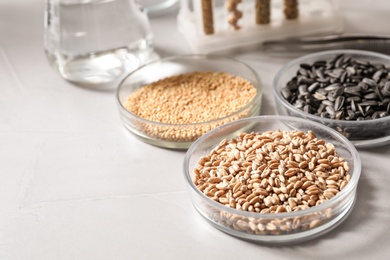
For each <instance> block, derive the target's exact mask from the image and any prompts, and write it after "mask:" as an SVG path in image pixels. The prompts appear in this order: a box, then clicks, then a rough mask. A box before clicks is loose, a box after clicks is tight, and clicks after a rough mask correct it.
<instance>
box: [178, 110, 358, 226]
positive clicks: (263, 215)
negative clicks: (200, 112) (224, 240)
mask: <svg viewBox="0 0 390 260" xmlns="http://www.w3.org/2000/svg"><path fill="white" fill-rule="evenodd" d="M262 120H278V121H280V122H281V123H284V122H285V121H289V120H290V121H291V120H293V121H295V122H297V121H298V122H301V123H305V124H309V125H310V124H311V125H314V126H317V127H319V128H321V129H324V130H325V131H327V132H329V133H330V134H331V135H333V136H334V137H335V138H336V139H339V140H340V141H341V142H342V143H343V144H344V145H345V146H346V147H347V149H348V151H349V152H350V153H351V155H352V158H351V159H352V161H353V162H354V168H353V173H352V174H351V179H350V181H349V182H348V184H347V185H346V186H345V188H344V189H342V190H341V191H340V192H339V193H338V194H336V195H335V196H334V197H332V198H331V199H329V200H327V201H325V202H323V203H321V204H320V205H316V206H311V207H309V208H307V209H303V210H298V211H292V212H280V213H258V212H250V211H244V210H239V209H235V208H230V207H227V206H225V205H223V204H221V203H219V202H216V201H214V200H212V199H211V198H209V197H207V196H206V195H205V194H204V193H203V192H201V191H200V190H199V189H198V187H196V185H195V184H194V182H193V180H192V179H191V174H192V173H191V172H190V171H189V169H188V168H189V165H188V162H189V159H190V157H191V156H192V154H193V151H194V150H195V149H196V148H197V146H198V145H199V144H200V143H202V142H203V140H204V139H206V138H208V137H209V136H210V135H214V134H215V133H216V132H217V131H219V130H220V129H221V128H225V127H230V126H231V125H233V124H240V123H243V122H245V121H258V122H261V121H262ZM297 130H298V131H299V129H297ZM314 134H316V133H315V132H314ZM218 144H219V143H216V144H215V145H214V147H216V146H217V145H218ZM335 150H336V152H337V147H336V146H335ZM210 151H211V150H210ZM199 159H200V158H199ZM191 170H193V169H191ZM361 170H362V166H361V159H360V156H359V153H358V151H357V150H356V148H355V146H354V145H353V144H352V143H351V142H350V141H349V140H348V139H347V138H346V137H345V136H343V135H342V134H340V133H339V132H337V131H336V130H334V129H332V128H330V127H328V126H325V125H323V124H320V123H318V122H313V121H309V120H307V119H303V118H299V117H294V116H280V115H266V116H255V117H249V118H243V119H239V120H236V121H233V122H230V123H226V124H224V125H222V126H219V127H216V128H214V129H212V130H210V131H209V132H207V133H205V134H204V135H203V136H201V137H200V138H199V139H197V140H196V141H195V142H194V143H193V144H192V145H191V146H190V148H189V149H188V150H187V152H186V155H185V158H184V163H183V172H184V177H185V179H186V181H187V183H188V185H189V186H190V187H191V189H192V190H193V191H195V192H196V193H197V195H198V196H201V197H202V198H203V199H205V200H206V201H207V203H209V204H211V205H212V206H213V207H216V208H218V209H219V210H221V211H227V212H229V213H231V214H235V215H241V216H245V217H248V218H263V219H275V218H294V217H300V216H302V215H306V214H312V213H316V212H320V211H323V210H326V209H327V208H329V207H330V206H331V205H332V204H333V203H335V202H337V201H339V200H341V199H342V198H344V197H345V196H348V194H350V192H351V191H352V190H353V189H355V188H356V187H357V185H358V181H359V179H360V175H361Z"/></svg>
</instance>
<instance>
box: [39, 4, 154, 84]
mask: <svg viewBox="0 0 390 260" xmlns="http://www.w3.org/2000/svg"><path fill="white" fill-rule="evenodd" d="M44 37H45V39H44V47H45V52H46V55H47V57H48V59H49V62H50V64H51V65H52V66H53V67H54V68H56V69H57V70H58V72H59V73H60V75H61V76H62V77H63V78H64V79H66V80H68V81H69V82H72V83H74V84H76V85H80V86H84V87H89V88H95V89H109V88H114V87H115V85H116V84H117V83H118V82H119V80H121V79H122V78H123V77H124V76H125V75H126V74H127V73H129V72H130V71H132V70H134V69H136V68H138V67H139V66H141V65H142V64H144V63H146V62H149V61H151V60H154V59H156V58H158V55H157V54H156V53H155V52H154V49H153V35H152V32H151V29H150V24H149V19H148V16H147V14H146V13H145V12H144V11H143V9H142V8H141V6H140V5H139V4H138V3H137V2H136V0H46V9H45V34H44Z"/></svg>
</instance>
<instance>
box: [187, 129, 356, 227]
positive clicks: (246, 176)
mask: <svg viewBox="0 0 390 260" xmlns="http://www.w3.org/2000/svg"><path fill="white" fill-rule="evenodd" d="M349 170H350V167H349V164H348V162H347V161H346V160H345V159H344V158H343V157H340V156H339V155H338V153H337V151H336V150H335V146H334V145H333V144H332V143H327V142H325V141H324V140H323V139H319V138H317V137H316V135H315V134H314V133H313V132H312V131H308V132H307V133H304V132H302V131H296V130H292V131H280V130H275V131H268V132H263V133H241V134H239V135H238V136H237V137H236V138H232V139H230V140H227V139H225V140H223V141H222V142H221V143H220V144H219V145H218V146H217V147H215V148H214V149H213V150H212V151H211V152H210V153H209V154H208V155H206V156H203V157H201V158H200V159H199V162H198V165H197V166H196V168H195V169H194V177H193V181H194V184H195V185H196V187H197V188H198V189H199V190H200V191H201V192H202V193H204V194H205V195H206V196H207V197H209V198H210V199H212V200H214V201H216V202H218V203H221V204H223V205H225V206H227V207H229V208H233V209H238V210H242V211H249V212H257V213H283V212H296V211H300V210H304V209H308V208H310V207H313V206H317V205H320V204H322V203H324V202H325V201H327V200H329V199H331V198H332V197H334V196H335V195H337V194H338V193H339V192H340V191H341V190H342V189H343V188H344V187H345V186H346V185H347V184H348V182H349V180H350V178H351V175H350V174H349ZM220 213H221V212H220ZM318 214H319V215H321V214H324V216H315V215H314V216H312V217H306V218H296V219H294V225H293V220H290V219H288V220H285V221H282V222H281V221H279V220H277V221H274V222H272V221H271V222H268V223H267V225H268V227H267V226H264V225H263V223H261V222H260V223H259V222H258V220H256V219H253V220H250V219H249V220H248V219H246V218H241V217H239V216H238V215H230V214H224V215H223V214H222V215H221V216H217V219H218V220H221V219H223V222H224V224H226V223H228V224H226V225H232V226H233V228H235V229H238V230H245V229H248V230H247V231H249V232H255V233H267V232H268V233H271V234H276V233H277V232H292V231H293V230H294V229H295V230H297V229H300V228H302V224H303V223H305V225H307V227H306V228H314V227H315V226H318V225H319V224H320V223H321V221H326V219H328V218H331V217H332V212H331V209H327V211H326V212H325V213H320V212H319V213H318Z"/></svg>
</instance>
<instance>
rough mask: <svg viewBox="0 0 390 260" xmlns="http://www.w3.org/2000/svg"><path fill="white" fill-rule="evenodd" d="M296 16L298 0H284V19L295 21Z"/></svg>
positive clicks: (297, 13)
mask: <svg viewBox="0 0 390 260" xmlns="http://www.w3.org/2000/svg"><path fill="white" fill-rule="evenodd" d="M298 15H299V10H298V0H284V16H285V17H286V19H288V20H293V19H297V18H298Z"/></svg>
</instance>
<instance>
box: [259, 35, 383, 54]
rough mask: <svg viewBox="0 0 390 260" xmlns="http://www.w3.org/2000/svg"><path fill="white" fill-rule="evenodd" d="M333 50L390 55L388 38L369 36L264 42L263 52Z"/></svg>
mask: <svg viewBox="0 0 390 260" xmlns="http://www.w3.org/2000/svg"><path fill="white" fill-rule="evenodd" d="M334 49H357V50H367V51H375V52H380V53H384V54H390V37H387V36H371V35H326V36H317V37H305V38H290V39H284V40H275V41H266V42H264V43H263V50H264V51H272V52H294V51H295V52H307V51H319V50H334Z"/></svg>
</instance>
